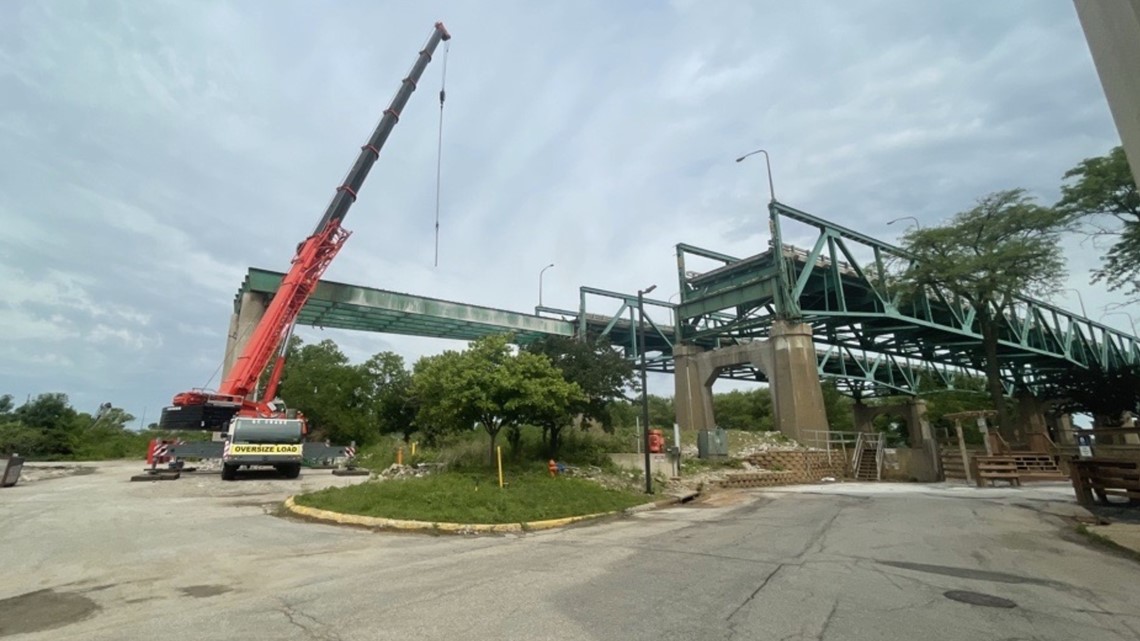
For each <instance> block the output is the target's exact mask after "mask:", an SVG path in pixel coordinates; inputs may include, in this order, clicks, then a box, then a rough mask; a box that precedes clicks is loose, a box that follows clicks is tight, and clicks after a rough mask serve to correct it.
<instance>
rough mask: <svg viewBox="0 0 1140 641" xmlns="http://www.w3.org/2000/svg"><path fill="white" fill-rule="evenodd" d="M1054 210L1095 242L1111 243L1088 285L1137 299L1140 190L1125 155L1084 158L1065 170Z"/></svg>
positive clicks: (1139, 288) (1115, 151)
mask: <svg viewBox="0 0 1140 641" xmlns="http://www.w3.org/2000/svg"><path fill="white" fill-rule="evenodd" d="M1064 179H1065V180H1071V182H1070V183H1069V184H1066V185H1062V186H1061V200H1060V201H1058V202H1057V205H1056V208H1057V209H1058V210H1059V211H1061V212H1064V213H1065V214H1066V215H1068V216H1070V217H1071V218H1073V219H1075V220H1078V221H1080V222H1081V224H1082V229H1083V230H1084V231H1085V232H1086V233H1087V234H1089V236H1091V237H1092V238H1093V239H1094V241H1095V240H1096V239H1099V238H1110V239H1112V241H1113V243H1112V246H1111V247H1109V249H1108V252H1107V253H1106V254H1105V255H1104V262H1103V264H1102V266H1101V267H1100V269H1096V270H1093V278H1092V282H1094V283H1097V282H1101V281H1103V282H1105V283H1107V284H1108V288H1109V289H1110V290H1112V291H1117V290H1124V291H1125V295H1126V296H1128V297H1129V299H1130V300H1132V301H1135V300H1140V191H1137V189H1136V181H1135V180H1134V178H1133V176H1132V170H1131V168H1130V167H1129V165H1128V158H1127V157H1125V155H1124V148H1123V147H1116V148H1114V149H1112V151H1110V152H1108V154H1107V155H1104V156H1098V157H1096V158H1086V159H1084V160H1082V161H1081V162H1080V164H1078V165H1077V166H1076V167H1073V168H1072V169H1070V170H1069V171H1067V172H1065V176H1064Z"/></svg>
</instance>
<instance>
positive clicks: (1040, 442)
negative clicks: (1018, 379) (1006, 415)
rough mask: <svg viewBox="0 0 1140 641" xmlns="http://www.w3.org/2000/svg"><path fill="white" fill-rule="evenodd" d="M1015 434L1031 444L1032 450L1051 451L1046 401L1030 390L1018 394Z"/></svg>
mask: <svg viewBox="0 0 1140 641" xmlns="http://www.w3.org/2000/svg"><path fill="white" fill-rule="evenodd" d="M1014 436H1015V437H1017V440H1018V441H1021V442H1024V443H1026V444H1027V445H1029V449H1030V451H1032V452H1049V451H1050V449H1051V448H1050V447H1049V430H1048V428H1047V427H1046V424H1045V403H1043V402H1042V401H1041V400H1040V399H1039V398H1037V397H1036V396H1034V395H1033V394H1030V393H1029V392H1019V393H1018V394H1017V424H1016V426H1015V427H1014Z"/></svg>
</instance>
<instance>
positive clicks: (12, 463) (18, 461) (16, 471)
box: [0, 454, 24, 487]
mask: <svg viewBox="0 0 1140 641" xmlns="http://www.w3.org/2000/svg"><path fill="white" fill-rule="evenodd" d="M23 469H24V459H22V458H20V456H19V455H18V454H13V455H12V456H11V457H9V458H8V463H7V465H5V466H4V476H2V477H0V487H12V486H13V485H15V484H16V483H17V482H19V480H20V471H21V470H23Z"/></svg>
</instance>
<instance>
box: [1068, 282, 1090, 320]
mask: <svg viewBox="0 0 1140 641" xmlns="http://www.w3.org/2000/svg"><path fill="white" fill-rule="evenodd" d="M1064 291H1066V292H1073V293H1074V294H1076V295H1077V302H1079V303H1080V304H1081V316H1084V317H1085V318H1089V313H1088V312H1086V311H1085V299H1084V297H1082V296H1081V290H1079V289H1073V288H1072V287H1066V288H1065V289H1064Z"/></svg>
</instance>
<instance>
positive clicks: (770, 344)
mask: <svg viewBox="0 0 1140 641" xmlns="http://www.w3.org/2000/svg"><path fill="white" fill-rule="evenodd" d="M673 357H674V359H675V363H676V369H675V371H674V378H673V381H674V392H675V393H674V396H673V404H674V408H675V411H676V415H677V423H678V424H679V425H681V427H682V428H685V429H696V430H698V431H707V430H711V429H714V428H715V427H716V418H715V416H714V415H713V407H712V385H713V383H714V382H716V378H717V375H718V374H719V373H720V372H721V371H722V370H724V369H726V368H730V367H736V366H738V365H745V364H747V365H751V366H753V367H755V368H757V369H759V370H760V371H762V372H764V374H765V375H766V376H767V377H768V385H769V388H770V390H771V393H772V413H773V419H774V420H773V422H774V423H775V425H776V428H777V429H779V430H780V432H782V433H783V434H784V435H785V436H787V437H788V438H791V439H795V440H796V441H802V440H804V436H805V432H807V431H811V430H821V431H826V430H827V429H828V423H827V413H826V411H825V409H824V405H823V390H822V389H821V388H820V385H819V371H818V369H817V365H816V357H815V345H814V344H813V343H812V334H811V326H809V325H806V324H803V323H791V322H787V321H774V322H773V323H772V331H771V334H770V337H769V338H768V340H754V341H751V342H748V343H743V344H740V345H732V346H730V347H721V348H718V349H714V350H709V351H704V350H702V349H701V348H699V347H696V346H693V345H676V346H675V347H674V349H673Z"/></svg>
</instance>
